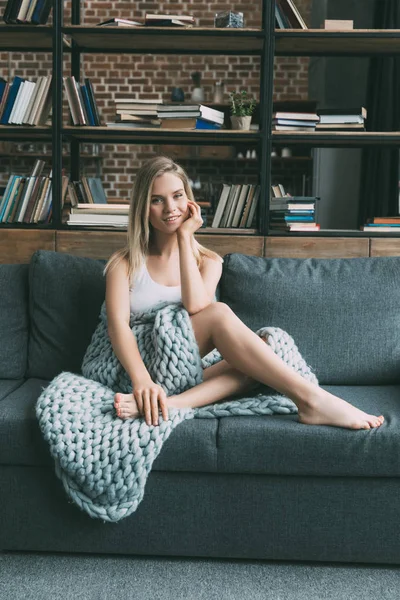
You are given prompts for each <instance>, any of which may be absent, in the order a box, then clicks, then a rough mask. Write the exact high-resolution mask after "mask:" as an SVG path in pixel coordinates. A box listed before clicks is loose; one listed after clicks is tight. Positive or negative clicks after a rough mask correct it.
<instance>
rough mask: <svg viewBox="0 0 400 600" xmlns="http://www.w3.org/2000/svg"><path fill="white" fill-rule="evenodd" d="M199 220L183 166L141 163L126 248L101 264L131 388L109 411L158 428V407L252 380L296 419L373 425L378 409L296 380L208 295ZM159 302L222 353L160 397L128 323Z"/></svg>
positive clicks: (216, 271)
mask: <svg viewBox="0 0 400 600" xmlns="http://www.w3.org/2000/svg"><path fill="white" fill-rule="evenodd" d="M202 222H203V221H202V218H201V211H200V207H199V206H198V205H197V204H196V202H195V201H194V197H193V193H192V190H191V188H190V185H189V183H188V177H187V175H186V173H185V172H184V170H183V169H182V168H181V167H180V166H179V165H177V164H176V163H175V162H174V161H173V160H171V159H169V158H166V157H164V156H159V157H155V158H154V159H150V160H148V161H147V162H146V163H145V164H144V165H143V166H142V167H141V169H140V170H139V171H138V173H137V175H136V178H135V183H134V186H133V190H132V197H131V203H130V210H129V225H128V234H127V245H126V247H124V248H123V249H121V250H119V251H118V252H116V253H114V254H113V255H112V257H111V258H110V260H109V261H108V263H107V265H106V267H105V269H104V273H105V274H106V310H107V322H108V334H109V336H110V340H111V344H112V347H113V349H114V352H115V354H116V356H117V357H118V359H119V361H120V362H121V364H122V366H123V367H124V369H125V370H126V372H127V373H128V375H129V377H130V379H131V381H132V388H133V393H132V394H121V393H117V394H115V400H114V404H115V408H116V411H117V415H118V416H119V417H120V418H121V419H129V418H135V417H138V416H139V415H142V416H144V417H145V420H146V423H147V424H148V425H151V424H153V425H158V415H159V411H161V413H162V416H163V418H164V419H168V407H175V408H183V407H188V406H189V407H193V408H194V407H199V406H204V405H205V404H213V403H215V402H218V401H219V400H222V399H224V398H227V397H228V396H231V395H235V394H241V393H247V392H249V391H251V390H252V389H254V388H255V387H256V386H257V385H258V384H259V382H262V383H264V384H266V385H268V386H270V387H272V388H274V389H275V390H277V391H278V392H281V393H282V394H285V395H286V396H287V397H288V398H290V399H291V400H293V402H294V403H295V404H296V406H297V407H298V420H299V422H300V423H304V424H310V425H317V424H320V425H332V426H337V427H346V428H350V429H371V428H374V427H379V426H380V425H381V424H382V423H383V421H384V417H383V416H382V415H381V416H379V417H376V416H374V415H369V414H367V413H365V412H363V411H361V410H359V409H358V408H356V407H354V406H352V405H351V404H349V403H348V402H346V401H345V400H342V399H341V398H338V397H337V396H334V395H332V394H330V393H329V392H327V391H325V390H323V389H322V388H321V387H319V386H318V385H315V384H313V383H311V382H309V381H307V380H306V379H304V377H302V376H301V375H299V374H298V373H296V372H295V371H294V370H293V369H292V368H290V367H289V366H287V365H286V364H285V363H284V361H283V360H282V359H280V358H279V357H278V356H277V355H276V354H275V353H274V351H273V350H272V349H271V348H270V347H269V346H268V345H267V344H266V343H265V340H263V339H262V338H260V337H259V336H258V335H257V334H256V333H254V332H253V331H251V330H250V329H249V328H248V327H247V326H246V325H245V324H244V323H243V322H242V321H241V320H240V319H239V318H238V317H237V316H236V315H235V314H234V313H233V311H232V310H231V309H230V308H229V307H228V305H226V304H224V303H223V302H217V301H216V299H215V291H216V288H217V285H218V282H219V279H220V277H221V273H222V262H223V259H222V258H221V257H220V256H219V255H218V254H216V253H215V252H212V251H211V250H208V249H207V248H204V247H203V246H201V245H200V244H199V243H198V242H197V241H196V240H195V238H194V233H195V232H196V231H197V230H198V229H199V228H200V227H201V225H202ZM166 300H167V301H170V302H182V304H183V306H184V307H185V308H186V310H187V311H188V313H189V315H190V319H191V322H192V326H193V331H194V334H195V338H196V341H197V343H198V346H199V350H200V355H201V357H203V356H205V355H206V354H208V353H209V352H211V350H213V349H214V348H217V349H218V351H219V352H220V353H221V355H222V356H223V357H224V360H222V361H220V362H219V363H217V364H215V365H212V366H211V367H208V368H206V369H204V373H203V382H202V383H201V384H199V385H197V386H195V387H193V388H191V389H189V390H186V391H185V392H183V393H181V394H179V395H175V396H169V397H167V396H166V394H165V392H164V390H163V388H162V387H161V386H159V385H157V384H156V383H155V382H154V381H152V379H151V377H150V375H149V372H148V371H147V369H146V367H145V365H144V363H143V360H142V358H141V356H140V353H139V350H138V346H137V343H136V339H135V336H134V334H133V333H132V331H131V329H130V327H129V320H130V312H134V311H143V310H146V309H147V308H150V307H151V306H154V305H156V304H157V303H159V302H165V301H166Z"/></svg>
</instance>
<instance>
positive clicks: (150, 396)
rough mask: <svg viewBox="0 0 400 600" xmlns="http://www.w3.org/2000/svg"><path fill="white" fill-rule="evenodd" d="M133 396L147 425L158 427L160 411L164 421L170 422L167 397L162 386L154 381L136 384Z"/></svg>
mask: <svg viewBox="0 0 400 600" xmlns="http://www.w3.org/2000/svg"><path fill="white" fill-rule="evenodd" d="M133 396H134V398H135V401H136V404H137V406H138V410H139V413H140V415H142V416H144V418H145V421H146V423H147V425H158V414H159V410H160V409H161V413H162V416H163V419H164V421H168V405H167V395H166V393H165V392H164V390H163V388H162V387H161V386H160V385H158V384H157V383H154V381H152V380H150V381H147V380H146V381H144V382H143V383H139V384H136V386H134V387H133Z"/></svg>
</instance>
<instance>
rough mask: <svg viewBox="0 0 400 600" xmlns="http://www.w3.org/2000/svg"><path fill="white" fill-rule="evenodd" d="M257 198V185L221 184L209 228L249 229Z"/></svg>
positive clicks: (258, 190)
mask: <svg viewBox="0 0 400 600" xmlns="http://www.w3.org/2000/svg"><path fill="white" fill-rule="evenodd" d="M259 197H260V186H259V185H253V184H227V183H223V184H222V190H221V195H220V197H219V200H218V204H217V208H216V210H215V215H214V219H213V221H212V224H211V227H214V228H216V227H219V228H227V227H231V228H239V229H247V228H249V227H251V226H252V224H253V219H254V215H255V212H256V208H257V204H258V200H259Z"/></svg>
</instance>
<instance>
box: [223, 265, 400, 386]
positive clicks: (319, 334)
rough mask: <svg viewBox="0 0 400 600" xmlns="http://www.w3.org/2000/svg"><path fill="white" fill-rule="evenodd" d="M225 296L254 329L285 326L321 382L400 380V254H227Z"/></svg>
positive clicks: (224, 298) (356, 382) (349, 383)
mask: <svg viewBox="0 0 400 600" xmlns="http://www.w3.org/2000/svg"><path fill="white" fill-rule="evenodd" d="M220 300H221V302H225V303H226V304H228V305H229V306H230V307H231V308H232V310H233V311H234V312H235V313H236V314H237V315H238V317H239V318H240V319H241V320H242V321H243V322H244V323H246V325H247V326H248V327H250V329H252V330H253V331H255V330H257V329H258V328H260V327H263V326H274V327H280V328H282V329H284V330H286V331H287V332H288V333H289V334H290V335H291V336H292V337H293V338H294V341H295V343H296V345H297V347H298V348H299V350H300V352H301V354H302V356H303V358H304V359H305V360H306V362H307V363H308V364H309V365H310V366H311V367H312V369H313V370H314V372H315V374H316V376H317V378H318V380H319V382H320V384H333V385H334V384H338V385H340V384H342V385H369V384H377V385H382V384H392V383H399V382H400V257H397V256H390V257H370V258H347V259H313V258H310V259H296V258H260V257H255V256H247V255H243V254H239V253H233V254H229V255H226V256H225V257H224V270H223V274H222V279H221V296H220Z"/></svg>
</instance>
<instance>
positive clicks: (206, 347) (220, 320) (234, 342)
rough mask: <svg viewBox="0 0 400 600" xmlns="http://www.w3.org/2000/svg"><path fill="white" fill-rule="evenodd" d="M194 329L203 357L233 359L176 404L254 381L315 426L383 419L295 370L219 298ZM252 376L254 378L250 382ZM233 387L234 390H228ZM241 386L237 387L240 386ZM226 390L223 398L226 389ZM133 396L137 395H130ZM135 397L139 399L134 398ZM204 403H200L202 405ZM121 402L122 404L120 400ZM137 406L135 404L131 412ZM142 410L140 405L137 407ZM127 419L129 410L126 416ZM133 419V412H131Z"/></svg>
mask: <svg viewBox="0 0 400 600" xmlns="http://www.w3.org/2000/svg"><path fill="white" fill-rule="evenodd" d="M191 320H192V325H193V330H194V333H195V336H196V340H197V343H198V345H199V349H200V355H201V356H202V357H203V356H205V355H206V354H208V353H209V352H211V350H213V349H214V348H217V349H218V350H219V352H220V353H221V355H222V356H223V357H224V358H225V361H221V362H225V363H228V364H229V368H227V366H226V364H225V365H223V366H222V365H221V364H220V367H219V368H220V369H221V368H223V369H225V368H227V370H226V371H225V372H218V369H217V367H218V365H213V366H212V367H209V369H206V370H205V371H204V374H206V372H207V371H208V370H211V369H214V372H215V373H216V375H215V377H211V378H210V379H207V378H206V377H205V379H206V381H204V382H203V383H201V384H200V385H198V386H195V387H194V388H191V389H190V390H187V391H186V392H183V393H182V394H179V395H176V396H170V397H169V398H168V405H169V406H171V407H173V406H174V407H183V406H192V407H194V406H202V405H204V404H212V403H213V402H217V401H218V400H221V399H223V398H224V397H227V396H229V395H232V394H235V393H241V392H242V391H246V390H247V389H248V388H247V387H246V386H253V385H254V382H261V383H264V384H266V385H268V386H270V387H272V388H274V389H275V390H277V391H278V392H281V393H282V394H284V395H285V396H287V397H288V398H290V399H291V400H293V402H294V403H295V404H296V406H297V407H298V414H299V421H300V422H301V423H304V424H310V425H318V424H320V425H333V426H337V427H347V428H350V429H370V428H371V427H378V426H379V425H381V424H382V422H383V420H384V418H383V416H382V415H381V416H380V417H376V416H374V415H369V414H367V413H365V412H363V411H361V410H359V409H358V408H356V407H354V406H352V405H351V404H349V403H348V402H346V401H345V400H342V399H341V398H338V397H337V396H334V395H333V394H330V393H329V392H327V391H325V390H323V389H322V388H320V387H319V386H318V385H315V384H313V383H311V382H309V381H307V380H306V379H304V377H302V376H301V375H299V374H298V373H296V372H295V371H294V370H293V369H291V368H290V367H289V366H288V365H286V364H285V362H284V361H283V360H282V359H280V358H279V357H278V356H277V355H276V354H275V353H274V351H273V350H272V349H271V348H270V347H269V346H268V345H266V344H265V343H264V342H263V340H262V339H261V338H260V337H259V336H258V335H257V334H255V333H254V332H253V331H251V330H250V329H249V328H248V327H247V326H246V325H245V324H244V323H243V322H242V321H241V320H240V319H239V318H238V317H237V316H236V315H235V314H234V313H233V312H232V310H231V309H230V308H229V307H228V306H227V305H226V304H224V303H221V302H214V303H212V304H210V305H209V306H207V307H206V308H205V309H204V310H202V311H200V312H198V313H196V314H195V315H192V316H191ZM251 381H252V383H250V382H251ZM228 390H229V391H228ZM235 390H236V391H235ZM222 393H224V395H223V396H222V397H221V394H222ZM117 396H120V401H119V402H118V404H119V405H120V406H121V402H122V404H123V405H124V410H126V408H127V404H128V398H127V396H125V397H124V398H122V396H124V395H117ZM131 398H133V396H131ZM133 402H134V401H133ZM199 403H200V404H199ZM116 406H117V405H116ZM134 410H135V407H134V406H132V403H131V411H129V412H131V414H132V413H133V412H134ZM136 410H137V407H136ZM121 416H122V418H126V417H125V414H123V415H121ZM127 417H128V418H132V417H133V414H132V416H130V415H129V416H128V415H127Z"/></svg>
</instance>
